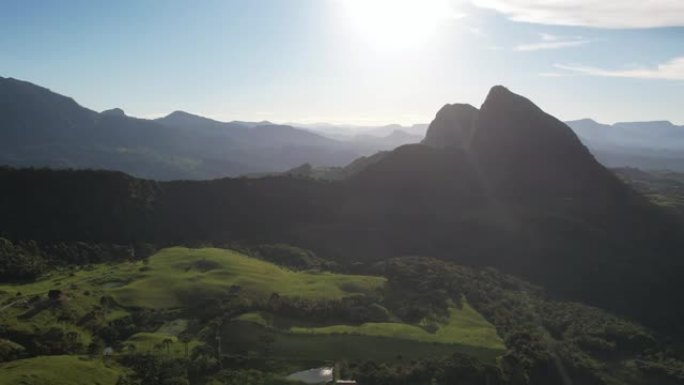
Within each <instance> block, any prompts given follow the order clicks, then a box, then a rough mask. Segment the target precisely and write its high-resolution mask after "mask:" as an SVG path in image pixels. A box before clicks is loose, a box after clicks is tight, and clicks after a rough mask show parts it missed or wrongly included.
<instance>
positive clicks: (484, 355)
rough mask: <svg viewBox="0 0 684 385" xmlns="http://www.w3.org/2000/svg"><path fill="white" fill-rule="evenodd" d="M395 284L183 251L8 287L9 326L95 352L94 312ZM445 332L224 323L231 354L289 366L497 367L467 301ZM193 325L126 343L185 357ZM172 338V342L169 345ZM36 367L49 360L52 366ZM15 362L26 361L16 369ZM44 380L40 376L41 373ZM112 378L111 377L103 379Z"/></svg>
mask: <svg viewBox="0 0 684 385" xmlns="http://www.w3.org/2000/svg"><path fill="white" fill-rule="evenodd" d="M385 283H386V280H385V278H382V277H374V276H358V275H343V274H333V273H318V272H301V271H291V270H288V269H285V268H281V267H279V266H277V265H274V264H271V263H268V262H264V261H261V260H258V259H254V258H250V257H247V256H245V255H242V254H240V253H238V252H235V251H232V250H224V249H214V248H204V249H188V248H181V247H174V248H168V249H163V250H161V251H159V252H158V253H157V254H155V255H153V256H152V257H150V259H149V261H148V263H143V262H124V263H119V264H111V265H104V264H103V265H95V266H91V267H88V268H82V269H78V270H68V271H61V272H56V273H53V274H52V275H51V276H49V277H45V278H44V279H42V280H39V281H37V282H34V283H30V284H23V285H22V284H18V285H11V284H5V285H0V325H2V326H3V327H5V328H7V330H11V331H14V332H18V333H19V334H22V333H23V334H26V335H31V334H34V335H35V334H41V333H43V332H45V331H47V330H48V329H49V328H52V327H59V328H62V329H63V330H64V331H75V332H77V334H78V338H79V341H81V342H82V343H83V345H84V346H87V344H88V343H89V342H90V340H91V338H92V336H91V333H90V332H89V331H88V330H86V329H85V328H83V327H79V326H76V324H77V322H76V320H79V319H81V317H83V316H84V315H86V314H88V312H90V311H92V310H93V309H99V311H101V312H102V311H105V314H104V317H103V318H101V320H100V321H99V322H103V323H106V322H109V321H112V320H116V319H118V318H122V317H126V316H128V315H129V314H130V313H131V312H132V311H135V310H134V308H136V307H138V308H149V309H156V310H164V309H173V308H180V307H183V306H184V305H193V304H194V303H195V301H197V300H198V299H200V298H201V299H204V297H206V296H214V295H215V296H217V297H222V296H224V295H225V294H227V293H228V292H230V291H231V290H232V289H231V288H233V287H234V286H239V287H240V293H241V295H248V296H263V297H268V296H270V295H271V294H272V293H278V294H279V295H281V296H283V297H288V296H289V297H300V298H306V299H310V300H316V299H337V298H342V297H345V296H350V295H358V294H373V295H378V296H380V295H382V291H383V288H384V285H385ZM51 289H59V290H62V292H63V293H64V294H65V299H64V301H62V302H61V304H60V305H58V306H37V305H36V304H41V303H43V304H45V303H47V302H48V301H47V299H46V298H47V296H46V294H47V292H48V291H49V290H51ZM103 296H112V297H113V298H114V299H115V301H116V303H117V304H118V305H116V304H112V305H107V306H106V307H104V306H102V305H101V302H100V301H101V298H102V297H103ZM12 304H15V305H14V306H12ZM16 304H18V305H20V306H17V305H16ZM65 311H66V312H69V314H71V315H72V316H73V317H72V318H73V320H74V322H64V321H59V319H60V316H61V315H63V313H64V312H65ZM27 314H29V316H27ZM101 317H102V316H101ZM437 326H438V327H437V328H436V330H435V332H434V333H430V332H427V331H426V330H425V329H423V328H421V327H420V326H418V325H410V324H404V323H399V322H384V323H366V324H362V325H329V324H328V325H320V324H313V323H312V321H310V320H308V321H307V320H296V319H285V318H283V317H280V316H275V315H271V314H264V313H246V314H243V315H241V316H239V317H237V319H235V320H234V321H232V322H228V323H226V324H225V325H224V329H223V331H222V333H223V335H224V339H223V341H224V342H223V348H224V351H225V352H240V353H244V352H249V351H252V352H259V353H260V354H268V355H270V356H272V357H277V358H280V359H297V360H316V361H326V360H339V359H344V358H348V359H368V360H378V361H383V360H395V359H398V357H399V356H401V357H402V359H414V358H421V357H429V356H442V355H448V354H452V353H454V352H460V353H464V354H469V355H473V356H475V357H478V358H480V359H482V360H485V361H488V362H492V361H494V360H495V358H496V357H497V356H499V355H501V354H502V352H503V350H504V345H503V343H502V341H501V339H500V338H499V337H498V335H497V333H496V330H495V329H494V327H493V326H492V325H491V324H489V323H488V322H487V321H486V320H485V319H484V318H483V317H482V316H481V315H480V314H478V313H477V312H476V311H475V310H474V309H472V308H471V307H470V306H469V305H468V303H467V301H463V306H462V307H456V306H452V307H450V309H449V317H448V319H446V320H444V322H443V323H441V324H437ZM186 327H187V320H183V319H177V320H174V321H169V322H167V323H165V324H164V325H162V326H161V327H160V328H159V329H158V330H156V331H154V332H141V333H136V334H134V335H132V336H131V337H129V338H128V339H127V340H126V341H124V345H130V346H133V348H131V349H134V350H135V351H138V352H150V353H154V354H168V355H171V356H182V355H184V354H185V344H184V343H183V342H181V341H179V340H178V335H179V333H181V332H182V331H184V330H185V329H186ZM265 336H269V338H266V340H270V339H271V338H272V342H270V343H267V345H268V346H265V345H264V344H265V342H264V341H265V340H264V337H265ZM165 340H169V341H170V343H166V344H165V343H164V341H165ZM198 344H199V341H197V340H192V341H190V342H189V344H188V348H189V350H190V351H191V350H192V348H193V347H194V346H197V345H198ZM167 348H168V349H167ZM50 359H52V360H55V362H46V363H45V365H44V366H45V368H50V365H55V366H60V365H66V366H65V367H70V366H69V365H70V363H73V364H75V365H76V368H80V367H83V366H93V365H95V363H94V362H88V361H82V360H80V359H78V358H77V357H62V358H59V357H56V358H50ZM60 359H61V360H63V362H62V363H61V364H60V363H59V362H58V361H59V360H60ZM35 360H39V361H37V362H42V361H40V360H47V358H43V357H38V358H35ZM75 360H76V361H75ZM48 361H49V360H48ZM29 363H30V361H29ZM15 364H17V365H19V364H24V363H22V362H20V361H16V362H15ZM25 365H28V364H25ZM3 368H4V369H0V371H2V373H0V377H2V378H5V377H6V376H5V373H4V372H5V371H6V370H9V372H12V371H14V372H16V371H17V370H18V369H16V368H14V369H12V368H10V367H7V366H3ZM10 369H11V370H10ZM100 369H103V370H105V369H107V368H104V367H103V368H100ZM45 370H49V369H45ZM78 370H80V369H78ZM84 370H85V369H84ZM92 370H94V369H92ZM9 372H8V373H9ZM33 372H34V371H33V370H30V371H27V373H33ZM36 373H38V374H37V375H40V371H37V372H36ZM12 375H13V376H14V374H12ZM11 378H15V377H11ZM102 379H103V381H104V380H105V379H107V377H106V376H105V375H103V377H102ZM17 383H20V382H17ZM102 383H105V382H102ZM2 384H4V383H3V382H0V385H2ZM56 384H60V383H59V382H56Z"/></svg>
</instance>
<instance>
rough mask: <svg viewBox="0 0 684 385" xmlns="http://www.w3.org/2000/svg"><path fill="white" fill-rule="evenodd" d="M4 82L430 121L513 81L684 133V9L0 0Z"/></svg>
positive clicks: (546, 3)
mask: <svg viewBox="0 0 684 385" xmlns="http://www.w3.org/2000/svg"><path fill="white" fill-rule="evenodd" d="M0 76H3V77H13V78H17V79H22V80H26V81H30V82H32V83H35V84H38V85H41V86H44V87H47V88H49V89H51V90H53V91H55V92H58V93H60V94H64V95H67V96H70V97H73V98H74V99H75V100H76V101H78V102H79V103H80V104H81V105H83V106H85V107H88V108H91V109H94V110H98V111H101V110H105V109H110V108H114V107H119V108H122V109H124V110H125V111H126V113H127V114H128V115H132V116H138V117H144V118H154V117H160V116H164V115H166V114H168V113H170V112H172V111H174V110H183V111H187V112H191V113H196V114H200V115H204V116H209V117H212V118H215V119H218V120H224V121H230V120H247V121H261V120H270V121H273V122H302V123H313V122H330V123H341V124H359V125H379V124H389V123H400V124H412V123H427V122H429V121H430V120H431V119H432V118H433V117H434V115H435V113H436V112H437V110H438V109H439V108H440V107H441V106H443V105H444V104H446V103H461V102H462V103H470V104H473V105H474V106H476V107H479V106H480V105H481V103H482V101H483V100H484V98H485V96H486V94H487V91H488V90H489V88H491V87H492V86H493V85H496V84H502V85H504V86H507V87H508V88H509V89H511V90H512V91H514V92H516V93H519V94H522V95H524V96H526V97H528V98H530V99H531V100H533V101H534V102H535V103H536V104H537V105H539V106H540V107H541V108H543V109H544V110H546V111H547V112H549V113H551V114H553V115H555V116H557V117H559V118H561V119H564V120H570V119H579V118H587V117H588V118H593V119H595V120H597V121H600V122H603V123H613V122H617V121H642V120H670V121H673V122H674V123H676V124H684V1H682V0H649V1H646V0H602V1H596V0H194V1H190V0H131V1H128V0H117V1H92V0H60V1H52V0H0Z"/></svg>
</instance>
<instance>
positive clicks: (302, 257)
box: [230, 243, 337, 270]
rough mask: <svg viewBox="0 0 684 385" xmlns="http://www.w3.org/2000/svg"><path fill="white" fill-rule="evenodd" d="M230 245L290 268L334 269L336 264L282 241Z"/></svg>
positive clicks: (245, 252)
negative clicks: (252, 244) (276, 242)
mask: <svg viewBox="0 0 684 385" xmlns="http://www.w3.org/2000/svg"><path fill="white" fill-rule="evenodd" d="M230 246H231V248H232V249H235V250H239V251H240V252H242V253H244V254H246V255H249V256H252V257H255V258H259V259H263V260H264V261H268V262H271V263H275V264H276V265H280V266H284V267H287V268H290V269H292V270H334V269H335V268H336V266H337V264H336V263H334V262H331V261H327V260H325V259H323V258H320V257H318V256H317V255H316V254H315V253H314V252H313V251H311V250H307V249H303V248H301V247H296V246H292V245H287V244H283V243H278V244H263V245H255V246H243V245H240V244H232V245H230Z"/></svg>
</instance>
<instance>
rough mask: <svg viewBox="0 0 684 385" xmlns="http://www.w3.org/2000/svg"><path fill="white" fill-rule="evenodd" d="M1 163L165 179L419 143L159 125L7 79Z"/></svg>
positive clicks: (250, 127)
mask: <svg viewBox="0 0 684 385" xmlns="http://www.w3.org/2000/svg"><path fill="white" fill-rule="evenodd" d="M0 122H2V125H1V126H0V163H1V164H5V165H11V166H16V167H28V166H33V167H45V166H48V167H55V168H89V169H111V170H119V171H124V172H126V173H129V174H132V175H135V176H139V177H146V178H153V179H158V180H168V179H207V178H216V177H224V176H238V175H242V174H250V173H256V172H277V171H285V170H287V169H289V168H292V167H296V166H299V165H301V164H303V163H313V164H316V165H319V166H337V165H343V164H347V163H349V162H351V161H352V160H354V159H356V158H358V157H360V156H363V155H370V154H373V153H375V152H377V151H379V150H386V149H390V148H394V147H396V146H397V145H400V144H405V143H408V142H412V141H413V142H417V141H419V140H420V138H419V137H414V136H411V135H409V134H405V133H402V132H401V131H393V132H389V133H387V134H386V135H385V136H369V137H360V138H354V139H353V140H347V141H343V140H335V139H331V138H328V137H324V136H322V135H319V134H317V133H314V132H311V131H309V130H305V129H300V128H295V127H292V126H289V125H278V124H272V123H270V122H237V121H235V122H229V123H226V122H219V121H215V120H211V119H208V118H204V117H201V116H197V115H193V114H189V113H186V112H182V111H176V112H173V113H171V114H169V115H168V116H165V117H163V118H160V119H156V120H147V119H138V118H134V117H129V116H127V115H126V114H125V112H124V111H123V110H121V109H119V108H114V109H111V110H107V111H103V112H101V113H98V112H95V111H92V110H89V109H87V108H84V107H82V106H80V105H79V104H77V103H76V102H75V101H74V100H73V99H71V98H68V97H65V96H62V95H59V94H57V93H54V92H52V91H50V90H48V89H46V88H42V87H39V86H36V85H34V84H31V83H28V82H24V81H20V80H16V79H12V78H0Z"/></svg>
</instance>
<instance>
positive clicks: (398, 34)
mask: <svg viewBox="0 0 684 385" xmlns="http://www.w3.org/2000/svg"><path fill="white" fill-rule="evenodd" d="M341 3H342V4H343V6H344V9H345V13H346V14H345V16H346V17H347V18H348V20H349V22H350V24H351V25H352V27H353V28H354V29H355V30H356V31H357V33H358V34H359V35H360V37H361V38H362V39H364V40H366V41H368V42H369V43H371V44H373V45H376V46H378V47H382V48H403V47H410V46H415V45H418V44H423V43H425V42H427V41H428V40H429V39H430V38H432V37H433V36H434V34H435V31H436V30H437V28H438V27H439V25H440V24H441V22H442V21H444V20H447V19H453V18H458V17H459V15H458V14H457V13H455V12H454V11H453V9H451V7H450V4H449V1H448V0H341Z"/></svg>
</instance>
